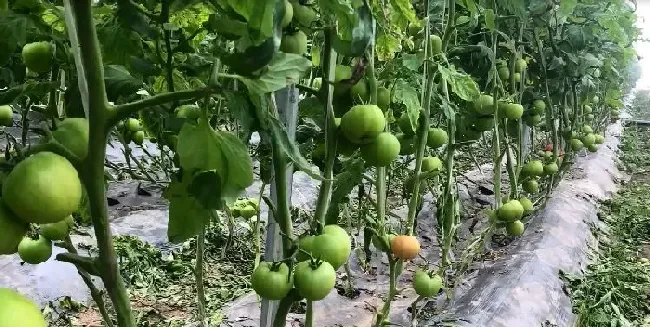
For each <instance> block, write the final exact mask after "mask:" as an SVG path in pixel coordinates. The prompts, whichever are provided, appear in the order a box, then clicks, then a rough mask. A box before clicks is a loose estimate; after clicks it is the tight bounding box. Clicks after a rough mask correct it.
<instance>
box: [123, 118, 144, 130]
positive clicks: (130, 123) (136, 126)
mask: <svg viewBox="0 0 650 327" xmlns="http://www.w3.org/2000/svg"><path fill="white" fill-rule="evenodd" d="M140 128H141V127H140V121H139V120H137V119H136V118H129V119H127V120H126V130H127V131H129V132H132V133H135V132H137V131H139V130H140Z"/></svg>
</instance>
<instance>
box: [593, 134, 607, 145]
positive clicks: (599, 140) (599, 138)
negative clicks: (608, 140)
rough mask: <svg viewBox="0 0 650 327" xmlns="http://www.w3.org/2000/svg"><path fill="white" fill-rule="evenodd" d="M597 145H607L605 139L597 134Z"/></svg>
mask: <svg viewBox="0 0 650 327" xmlns="http://www.w3.org/2000/svg"><path fill="white" fill-rule="evenodd" d="M594 137H595V142H594V143H595V144H603V143H605V137H604V136H602V135H600V134H595V136H594Z"/></svg>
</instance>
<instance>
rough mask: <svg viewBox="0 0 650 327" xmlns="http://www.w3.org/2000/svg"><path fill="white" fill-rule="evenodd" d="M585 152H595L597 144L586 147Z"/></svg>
mask: <svg viewBox="0 0 650 327" xmlns="http://www.w3.org/2000/svg"><path fill="white" fill-rule="evenodd" d="M587 150H588V151H589V152H597V151H598V144H595V143H594V144H591V145H589V146H587Z"/></svg>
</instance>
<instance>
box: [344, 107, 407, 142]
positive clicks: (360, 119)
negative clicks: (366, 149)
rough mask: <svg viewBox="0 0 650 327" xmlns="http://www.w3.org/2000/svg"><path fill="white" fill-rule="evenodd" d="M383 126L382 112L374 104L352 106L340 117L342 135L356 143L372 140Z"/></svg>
mask: <svg viewBox="0 0 650 327" xmlns="http://www.w3.org/2000/svg"><path fill="white" fill-rule="evenodd" d="M385 127H386V119H385V118H384V112H383V111H381V109H379V107H377V106H376V105H357V106H354V107H352V108H351V109H350V111H348V112H346V113H345V114H344V115H343V117H341V127H340V128H341V131H342V132H343V135H344V136H345V137H346V138H347V139H348V140H350V141H351V142H353V143H357V144H366V143H370V142H373V141H374V140H375V139H376V138H377V135H379V133H381V132H383V131H384V128H385ZM398 144H399V142H398ZM398 153H399V151H398Z"/></svg>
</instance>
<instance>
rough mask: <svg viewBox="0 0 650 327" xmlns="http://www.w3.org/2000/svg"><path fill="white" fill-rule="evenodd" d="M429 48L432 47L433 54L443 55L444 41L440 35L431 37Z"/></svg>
mask: <svg viewBox="0 0 650 327" xmlns="http://www.w3.org/2000/svg"><path fill="white" fill-rule="evenodd" d="M429 46H430V47H431V54H433V55H437V54H440V53H442V39H441V38H440V36H438V35H435V34H433V35H429Z"/></svg>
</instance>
